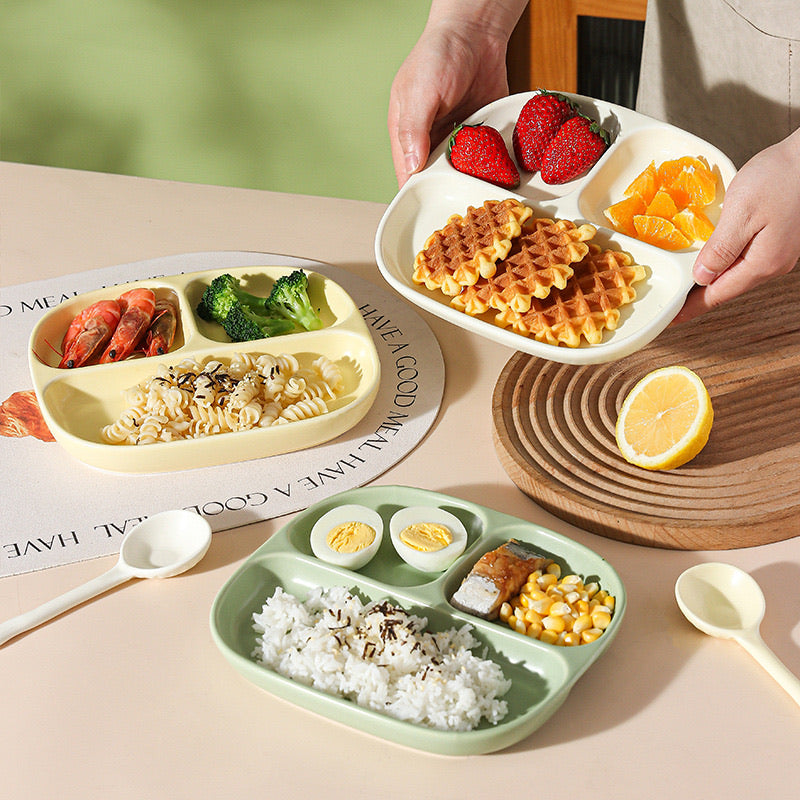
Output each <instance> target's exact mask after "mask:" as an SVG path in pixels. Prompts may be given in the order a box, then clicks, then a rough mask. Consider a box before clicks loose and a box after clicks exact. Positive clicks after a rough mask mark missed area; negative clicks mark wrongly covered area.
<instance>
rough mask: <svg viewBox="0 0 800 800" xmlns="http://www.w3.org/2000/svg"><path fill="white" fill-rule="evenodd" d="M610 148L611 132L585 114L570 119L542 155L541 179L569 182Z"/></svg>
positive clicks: (550, 181)
mask: <svg viewBox="0 0 800 800" xmlns="http://www.w3.org/2000/svg"><path fill="white" fill-rule="evenodd" d="M607 147H608V133H607V132H606V131H605V130H604V129H603V128H601V127H600V125H598V124H597V123H596V122H595V121H594V120H591V119H588V118H587V117H584V116H582V115H579V116H577V117H573V118H572V119H569V120H567V121H566V122H565V123H564V124H563V125H562V126H561V127H560V128H559V129H558V133H556V135H555V137H554V138H553V141H552V142H550V145H549V146H548V148H547V150H545V153H544V156H542V165H541V172H542V180H543V181H544V182H545V183H548V184H553V183H567V181H571V180H573V179H574V178H577V177H578V176H579V175H583V173H584V172H586V171H587V170H588V169H589V168H590V167H592V166H594V164H595V163H596V162H597V159H598V158H600V156H601V155H603V153H604V152H605V150H606V148H607Z"/></svg>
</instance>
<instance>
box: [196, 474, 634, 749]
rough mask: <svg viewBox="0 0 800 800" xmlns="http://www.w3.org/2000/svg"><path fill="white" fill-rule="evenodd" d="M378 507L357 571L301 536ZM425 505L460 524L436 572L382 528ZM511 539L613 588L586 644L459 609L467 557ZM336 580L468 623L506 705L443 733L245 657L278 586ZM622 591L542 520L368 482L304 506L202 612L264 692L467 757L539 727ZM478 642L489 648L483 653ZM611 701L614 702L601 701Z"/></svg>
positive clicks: (436, 620) (602, 642) (621, 610)
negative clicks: (407, 555)
mask: <svg viewBox="0 0 800 800" xmlns="http://www.w3.org/2000/svg"><path fill="white" fill-rule="evenodd" d="M350 503H353V504H357V505H362V506H366V507H367V508H369V509H373V510H375V511H377V512H378V513H379V514H380V515H381V517H382V519H383V523H384V529H385V532H384V536H383V541H382V543H381V546H380V549H379V550H378V553H377V554H376V555H375V557H374V558H373V559H372V561H370V562H369V563H368V564H367V565H366V566H364V567H362V568H361V570H359V571H358V572H353V571H351V570H348V569H344V568H341V567H335V566H331V565H330V564H327V563H325V562H323V561H320V560H318V559H316V558H315V557H314V555H313V553H312V550H311V545H310V544H309V534H310V532H311V529H312V527H313V525H314V523H315V522H316V520H317V519H319V518H320V517H321V516H322V515H323V514H325V513H326V512H328V511H330V510H331V509H332V508H335V507H337V506H342V505H346V504H350ZM410 506H428V507H431V508H437V509H445V510H446V511H449V512H450V513H451V514H454V515H455V516H456V517H458V519H460V520H461V522H462V523H463V524H464V527H465V528H466V531H467V546H466V549H465V551H464V553H463V554H462V555H461V556H460V557H459V558H458V559H457V560H456V561H455V562H454V563H453V564H452V566H450V567H449V568H448V569H447V570H446V571H444V572H442V573H425V572H420V571H419V570H417V569H414V568H413V567H411V566H409V565H408V564H406V563H405V562H404V561H402V560H401V559H400V557H399V556H398V555H397V553H396V552H395V550H394V548H393V546H392V543H391V541H390V537H389V536H388V535H386V531H388V528H389V520H390V518H391V516H392V515H393V514H394V513H395V512H396V511H398V510H400V509H402V508H408V507H410ZM511 538H515V539H518V540H520V541H524V542H529V543H530V544H532V545H533V546H534V547H535V548H536V549H537V550H538V551H539V552H541V554H542V555H545V556H547V557H549V558H552V559H553V560H555V561H557V562H558V563H559V564H560V565H561V567H562V574H566V572H567V571H568V572H574V573H577V574H579V575H580V576H581V577H582V578H583V579H584V581H588V580H590V579H591V580H595V581H597V582H598V583H599V584H600V586H601V587H602V588H604V589H606V590H607V591H608V592H609V594H612V595H614V597H615V599H616V607H615V611H614V615H613V617H612V620H611V624H610V626H609V627H608V628H607V629H606V631H605V632H604V633H603V635H602V636H600V637H599V638H598V639H596V640H595V641H594V642H592V643H590V644H582V645H578V646H574V647H561V646H556V645H549V644H545V643H544V642H540V641H538V640H535V639H531V638H529V637H527V636H524V635H523V634H520V633H517V632H515V631H512V630H511V629H510V628H509V627H508V625H506V624H505V623H502V622H500V621H487V620H484V619H480V618H478V617H474V616H472V615H470V614H466V613H464V612H462V611H458V610H456V609H455V608H454V607H453V606H452V605H451V604H450V598H451V597H452V595H453V593H454V592H455V591H456V589H457V588H458V587H459V585H460V584H461V581H462V580H463V578H464V576H465V575H466V574H467V573H468V572H469V570H470V569H471V568H472V565H473V564H474V563H475V562H476V561H477V560H478V559H479V558H480V557H481V556H482V555H483V554H484V553H485V552H487V551H489V550H493V549H494V548H496V547H498V546H500V545H501V544H503V542H506V541H507V540H508V539H511ZM334 586H344V587H346V588H347V589H350V590H351V591H355V592H356V593H357V594H358V595H359V596H361V597H362V598H363V599H368V600H377V601H380V600H382V599H385V598H388V599H389V600H390V601H391V602H393V603H395V604H397V605H399V606H401V607H402V608H404V609H405V610H406V611H408V612H409V613H413V614H416V615H418V616H421V617H426V618H427V620H428V630H431V631H442V630H447V629H450V628H453V627H455V628H461V627H462V626H464V625H465V624H469V625H472V626H473V628H474V630H473V634H474V636H475V638H476V639H478V641H479V644H478V646H477V647H476V648H475V649H474V651H473V652H475V654H476V655H479V656H482V657H486V658H490V659H492V660H494V661H496V662H497V663H498V664H500V665H501V667H502V670H503V674H504V676H505V678H506V679H507V680H510V681H511V688H510V689H509V690H508V692H507V693H506V694H505V695H504V697H503V699H504V700H506V702H507V703H508V713H507V715H506V716H505V717H504V718H503V719H502V720H500V721H499V722H498V723H497V724H494V725H492V724H490V723H488V722H486V720H483V721H482V723H481V725H480V726H478V727H477V728H475V729H474V730H471V731H444V730H437V729H434V728H430V727H425V726H422V725H418V724H415V723H411V722H406V721H402V720H398V719H395V718H392V717H389V716H387V715H385V714H383V713H381V712H379V711H373V710H370V709H366V708H363V707H361V706H359V705H357V704H356V703H355V702H352V701H350V700H347V699H343V698H340V697H334V696H333V695H330V694H326V693H324V692H322V691H319V690H317V689H314V688H312V687H310V686H307V685H305V684H303V683H301V682H297V681H294V680H292V679H290V678H287V677H284V676H283V675H280V674H279V673H277V672H275V671H273V670H271V669H269V668H267V667H265V666H263V665H261V664H259V663H258V662H257V661H256V660H255V659H254V657H253V655H252V654H253V651H254V648H255V646H256V633H255V631H254V628H253V614H254V613H255V612H258V611H261V608H262V606H263V605H264V603H265V602H266V600H267V598H268V597H270V596H272V594H273V593H274V592H275V589H276V588H277V587H281V588H282V589H284V590H285V591H286V592H289V593H290V594H293V595H295V596H296V597H297V598H298V599H300V600H305V598H306V597H307V595H308V593H309V591H310V590H311V589H312V588H313V587H324V588H331V587H334ZM625 607H626V595H625V588H624V586H623V584H622V581H621V580H620V578H619V576H618V574H617V573H616V571H615V570H614V569H613V567H611V565H610V564H608V563H607V562H606V561H605V560H604V559H603V558H601V557H600V556H599V555H598V554H597V553H594V552H593V551H591V550H589V549H588V548H586V547H584V546H582V545H580V544H578V543H577V542H574V541H573V540H571V539H569V538H567V537H566V536H561V535H559V534H558V533H555V532H553V531H551V530H548V529H546V528H542V527H540V526H538V525H534V524H532V523H530V522H526V521H525V520H522V519H518V518H516V517H511V516H508V515H506V514H502V513H500V512H497V511H493V510H491V509H489V508H485V507H484V506H480V505H476V504H475V503H469V502H466V501H464V500H459V499H457V498H455V497H450V496H448V495H444V494H439V493H436V492H431V491H427V490H424V489H416V488H411V487H405V486H373V487H366V488H361V489H354V490H351V491H347V492H342V493H340V494H338V495H334V496H332V497H329V498H327V499H326V500H324V501H322V502H320V503H317V504H316V505H314V506H311V507H309V508H308V509H306V511H304V512H301V513H300V514H298V515H297V516H296V517H294V518H293V519H292V521H291V522H289V524H288V525H286V526H284V527H283V528H282V529H281V530H280V531H279V532H278V533H276V534H275V535H274V536H272V537H271V538H270V539H269V541H268V542H266V543H265V544H264V545H262V546H261V547H260V548H259V549H258V550H256V551H255V553H253V555H251V556H250V557H249V558H248V559H247V560H246V561H245V562H244V564H243V565H242V566H241V567H240V568H239V569H238V570H237V571H236V572H235V573H234V574H233V575H232V576H231V577H230V578H229V579H228V581H227V582H226V583H225V585H224V586H223V587H222V589H221V590H220V592H219V594H218V595H217V597H216V599H215V601H214V603H213V606H212V609H211V617H210V625H211V631H212V634H213V636H214V640H215V641H216V643H217V645H218V647H219V648H220V650H221V651H222V653H223V654H224V655H225V657H226V658H227V659H228V660H229V662H230V663H231V664H232V665H233V667H234V668H235V669H237V670H238V671H239V672H240V673H241V674H242V675H243V676H244V677H245V678H247V680H249V681H251V682H252V683H254V684H255V685H256V686H259V687H260V688H262V689H265V690H266V691H268V692H271V693H272V694H275V695H277V696H278V697H281V698H283V699H285V700H288V701H290V702H292V703H295V704H296V705H298V706H301V707H303V708H306V709H309V710H311V711H314V712H316V713H318V714H321V715H323V716H326V717H329V718H330V719H333V720H337V721H339V722H342V723H344V724H345V725H349V726H351V727H353V728H357V729H358V730H361V731H364V732H366V733H370V734H373V735H375V736H380V737H382V738H384V739H388V740H389V741H392V742H396V743H398V744H402V745H405V746H408V747H413V748H417V749H420V750H424V751H426V752H429V753H441V754H444V755H473V754H477V753H488V752H492V751H495V750H500V749H502V748H504V747H508V746H510V745H512V744H515V743H516V742H519V741H520V740H522V739H524V738H525V737H526V736H528V735H529V734H530V733H531V732H533V731H534V730H536V729H537V728H539V727H540V726H541V725H543V724H544V723H545V722H546V721H547V720H548V719H549V717H550V716H551V715H552V714H553V713H554V712H555V711H556V710H557V709H558V707H559V706H560V705H561V704H562V703H563V702H564V700H565V699H566V697H567V695H568V694H569V692H570V689H571V688H572V686H573V685H574V684H575V682H576V681H577V680H578V678H579V677H580V676H581V675H583V673H584V672H585V671H586V670H587V669H588V668H589V667H590V666H591V665H592V664H593V663H594V662H595V661H596V660H597V659H598V658H599V657H600V655H601V654H602V653H603V652H604V651H605V650H606V648H607V647H608V646H609V645H610V644H611V642H612V640H613V639H614V637H615V636H616V634H617V631H618V630H619V626H620V625H621V623H622V618H623V616H624V614H625ZM484 650H485V653H486V655H485V656H484V655H483V654H484ZM607 700H608V703H609V705H611V704H613V702H614V698H613V697H611V696H609V697H608V698H607Z"/></svg>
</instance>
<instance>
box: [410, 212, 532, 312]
mask: <svg viewBox="0 0 800 800" xmlns="http://www.w3.org/2000/svg"><path fill="white" fill-rule="evenodd" d="M532 213H533V212H532V211H531V209H530V208H528V207H527V206H526V205H523V204H522V203H520V202H519V201H518V200H514V199H512V198H508V199H506V200H487V201H486V202H485V203H484V204H483V205H482V206H480V207H479V208H475V207H473V206H470V207H469V208H468V209H467V213H466V215H465V216H463V217H462V216H460V215H459V214H454V215H453V216H452V217H450V219H448V220H447V223H446V225H445V226H444V228H441V229H440V230H437V231H434V233H432V234H431V235H430V236H429V237H428V240H427V241H426V242H425V245H424V247H423V249H422V250H421V251H420V252H419V253H418V255H417V257H416V259H415V261H414V273H413V275H412V279H413V281H414V282H415V283H421V284H424V285H425V287H426V288H427V289H439V290H441V291H442V292H443V293H444V294H446V295H448V296H450V297H452V296H454V295H457V294H459V292H460V291H461V289H462V287H464V286H472V285H474V284H475V283H476V282H477V281H478V279H479V278H481V277H484V278H491V277H492V276H493V275H494V273H495V270H496V269H497V267H496V264H497V262H498V261H499V260H500V259H503V258H505V257H506V255H507V254H508V252H509V250H510V249H511V242H512V239H514V238H516V237H517V236H519V235H520V233H521V232H522V223H523V222H524V221H525V220H526V219H528V217H530V216H531V214H532Z"/></svg>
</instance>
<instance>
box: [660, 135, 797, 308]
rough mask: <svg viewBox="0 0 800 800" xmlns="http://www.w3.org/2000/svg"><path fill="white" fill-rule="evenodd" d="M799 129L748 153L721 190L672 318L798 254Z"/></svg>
mask: <svg viewBox="0 0 800 800" xmlns="http://www.w3.org/2000/svg"><path fill="white" fill-rule="evenodd" d="M798 220H800V129H798V130H797V131H795V132H794V133H793V134H791V135H790V136H788V137H787V138H786V139H784V140H783V141H781V142H779V143H778V144H775V145H773V146H772V147H768V148H767V149H766V150H762V151H761V152H760V153H758V154H757V155H755V156H753V158H751V159H750V160H749V161H748V162H747V163H746V164H745V165H744V166H743V167H742V168H741V170H739V172H738V173H737V174H736V176H735V177H734V179H733V180H732V181H731V183H730V186H729V187H728V189H727V191H726V193H725V202H724V205H723V207H722V213H721V214H720V218H719V222H718V223H717V226H716V229H715V230H714V233H713V234H712V235H711V237H710V238H709V240H708V241H707V242H706V243H705V245H704V246H703V248H702V249H701V250H700V252H699V253H698V255H697V259H696V260H695V263H694V279H695V282H696V283H697V284H698V285H697V286H695V287H694V288H693V289H692V291H691V292H690V293H689V296H688V297H687V299H686V303H685V304H684V306H683V308H682V309H681V311H680V312H679V314H678V316H677V317H676V318H675V320H674V322H675V323H679V322H686V321H687V320H690V319H693V318H694V317H696V316H698V315H700V314H702V313H704V312H705V311H709V310H711V309H712V308H716V307H717V306H719V305H721V304H722V303H724V302H726V301H728V300H731V299H733V298H734V297H737V296H739V295H741V294H744V293H745V292H747V291H748V290H750V289H752V288H754V287H756V286H758V285H759V284H761V283H764V282H765V281H767V280H768V279H769V278H773V277H776V276H778V275H783V274H785V273H787V272H790V271H791V269H792V268H793V267H794V266H795V264H796V263H797V261H798V258H800V224H798Z"/></svg>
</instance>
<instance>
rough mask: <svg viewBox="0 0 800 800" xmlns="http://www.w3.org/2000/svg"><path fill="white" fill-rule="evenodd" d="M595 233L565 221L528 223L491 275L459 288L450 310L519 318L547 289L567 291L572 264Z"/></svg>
mask: <svg viewBox="0 0 800 800" xmlns="http://www.w3.org/2000/svg"><path fill="white" fill-rule="evenodd" d="M596 232H597V229H596V228H595V227H594V225H588V224H587V225H581V226H580V227H577V226H576V225H575V223H574V222H570V221H569V220H563V219H562V220H558V221H553V220H551V219H544V218H539V219H529V220H527V221H526V222H525V223H524V224H523V226H522V234H521V236H520V237H519V238H517V239H515V240H514V242H513V243H512V246H511V250H510V252H509V255H508V256H507V257H506V258H505V259H504V260H502V261H498V262H497V270H496V272H495V274H494V275H493V276H492V277H490V278H484V277H480V278H478V280H477V281H476V283H474V284H473V285H471V286H466V287H464V288H463V289H462V290H461V292H460V293H459V294H458V295H456V296H455V297H453V299H452V300H451V301H450V305H452V306H453V307H454V308H457V309H459V310H460V311H464V312H465V313H467V314H471V315H473V316H477V315H478V314H483V313H484V312H486V311H488V310H489V309H490V308H493V309H495V310H497V311H505V310H506V309H507V308H510V309H511V310H512V311H517V312H519V313H523V312H525V311H527V310H528V309H529V308H530V306H531V300H532V299H533V298H534V297H539V298H542V297H547V295H548V294H549V293H550V290H551V289H552V288H557V289H563V288H564V287H565V286H566V285H567V280H568V279H569V278H570V277H571V276H572V272H573V269H572V264H573V263H575V262H576V261H580V260H581V259H582V258H583V257H584V256H585V255H586V254H587V253H588V252H589V246H588V245H587V244H586V241H587V240H589V239H591V238H592V237H593V236H594V235H595V233H596Z"/></svg>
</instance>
